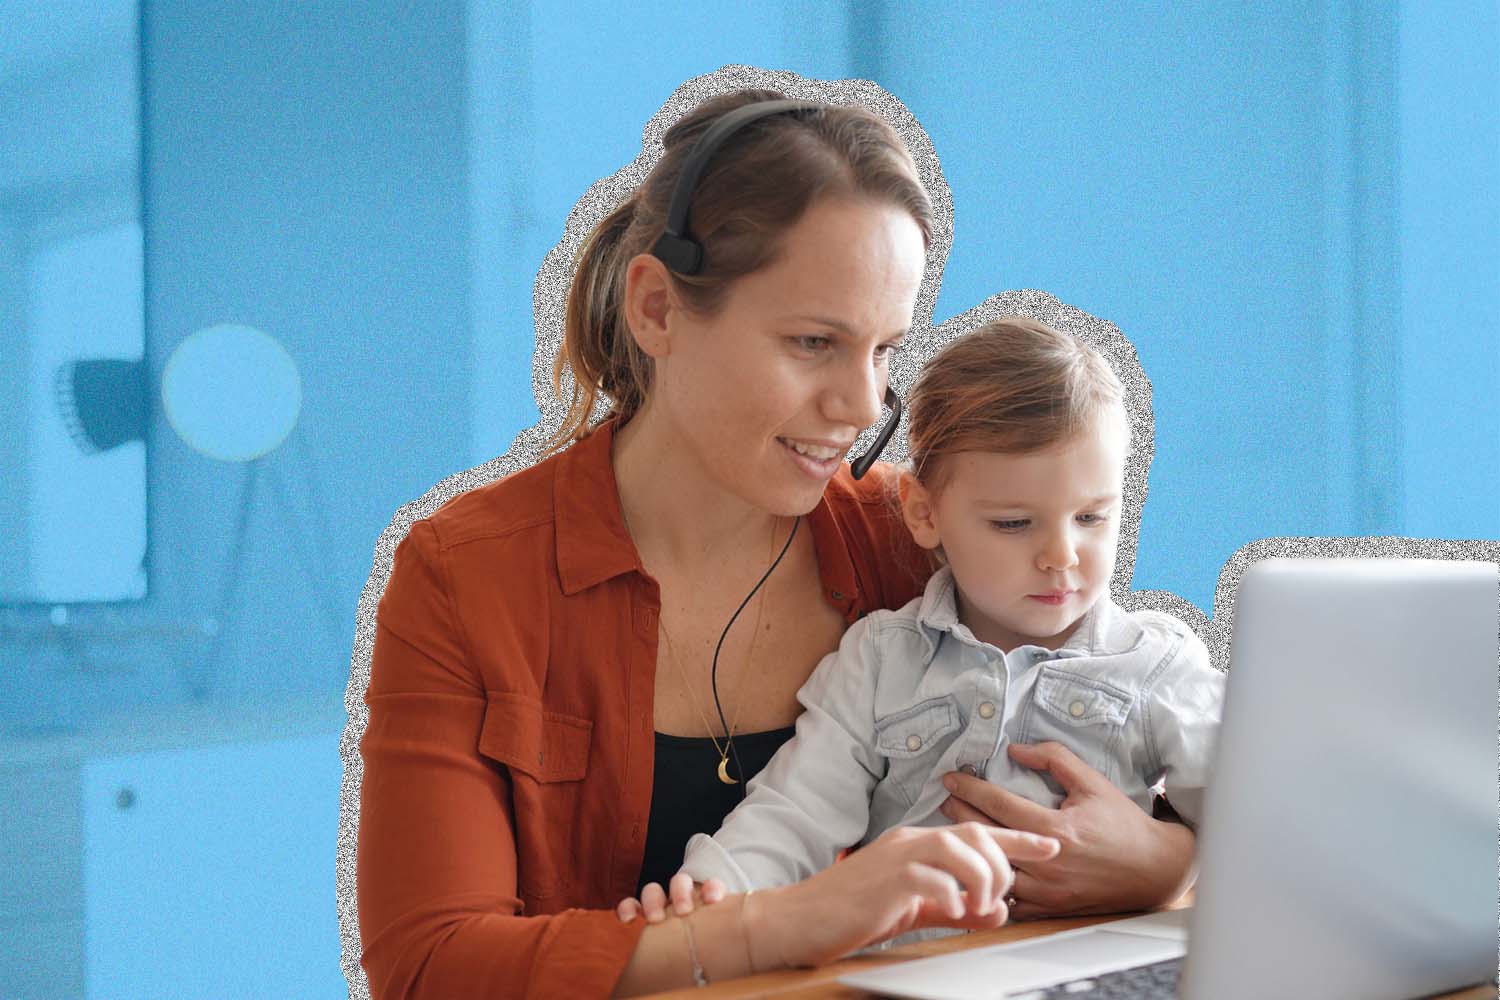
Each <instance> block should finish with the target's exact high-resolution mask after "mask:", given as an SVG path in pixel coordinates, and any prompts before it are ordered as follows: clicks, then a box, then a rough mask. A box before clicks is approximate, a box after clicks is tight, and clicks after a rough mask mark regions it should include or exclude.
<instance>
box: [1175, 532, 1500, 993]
mask: <svg viewBox="0 0 1500 1000" xmlns="http://www.w3.org/2000/svg"><path fill="white" fill-rule="evenodd" d="M1497 607H1500V582H1497V572H1496V566H1495V564H1494V563H1488V562H1458V561H1428V560H1413V559H1347V560H1321V559H1270V560H1266V561H1263V562H1259V563H1256V564H1254V565H1253V566H1251V567H1250V568H1249V569H1248V570H1247V571H1246V573H1245V575H1244V576H1243V578H1242V579H1241V581H1240V584H1239V587H1238V591H1237V594H1236V597H1235V609H1234V638H1233V647H1232V653H1231V661H1230V662H1231V666H1230V671H1229V688H1228V692H1227V694H1226V696H1225V706H1224V721H1223V728H1222V730H1221V732H1220V737H1219V749H1218V755H1217V759H1218V766H1217V768H1216V771H1215V774H1214V778H1213V780H1212V781H1211V782H1210V784H1209V790H1208V796H1207V801H1206V805H1205V820H1204V824H1203V828H1202V830H1201V831H1200V838H1199V852H1200V853H1199V860H1200V865H1201V871H1202V872H1203V875H1202V880H1201V881H1200V883H1199V885H1198V895H1197V906H1196V910H1197V912H1196V914H1195V915H1194V920H1193V922H1192V939H1191V942H1190V945H1189V952H1188V958H1187V961H1186V967H1185V968H1184V970H1183V976H1182V979H1181V982H1180V991H1181V995H1182V996H1184V997H1188V998H1202V997H1216V998H1224V1000H1234V998H1239V997H1246V998H1251V997H1253V998H1257V1000H1259V998H1264V997H1268V996H1296V997H1308V998H1316V997H1392V998H1395V997H1409V996H1415V995H1423V994H1429V993H1433V992H1438V991H1442V990H1445V989H1451V988H1456V987H1458V986H1461V985H1464V984H1467V983H1472V982H1477V981H1480V980H1484V979H1489V978H1490V977H1492V976H1493V975H1494V973H1495V966H1496V910H1495V889H1496V881H1495V877H1496V870H1497V863H1496V862H1497V858H1496V828H1497V806H1496V802H1497V800H1496V774H1495V759H1496V743H1495V733H1496V717H1497V714H1496V713H1497V703H1496V694H1497V686H1496V677H1497V660H1500V652H1497V634H1500V614H1497Z"/></svg>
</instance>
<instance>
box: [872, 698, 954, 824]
mask: <svg viewBox="0 0 1500 1000" xmlns="http://www.w3.org/2000/svg"><path fill="white" fill-rule="evenodd" d="M962 724H963V720H962V719H961V718H960V716H959V714H958V706H957V705H955V704H954V702H953V699H952V697H950V696H946V695H945V696H943V697H941V698H931V699H928V700H927V701H923V702H918V703H917V704H915V705H913V706H911V707H910V708H904V709H901V710H899V711H896V712H892V713H891V714H889V715H886V716H883V717H881V718H879V719H876V720H875V747H876V749H877V750H879V751H880V754H881V756H883V757H885V758H886V762H887V771H886V781H888V782H890V783H891V784H893V785H894V786H895V787H896V788H897V789H898V790H899V791H900V792H901V794H902V796H903V797H904V798H905V799H906V802H907V804H908V805H910V804H911V803H913V802H915V801H916V800H917V796H918V795H920V794H921V792H922V786H923V785H924V784H925V783H926V781H927V779H928V778H929V777H931V775H932V770H933V768H934V767H936V766H937V762H938V759H939V758H940V757H942V752H943V750H944V748H945V747H946V746H947V745H948V744H949V743H951V742H952V737H953V734H954V733H956V732H958V730H959V728H960V726H961V725H962Z"/></svg>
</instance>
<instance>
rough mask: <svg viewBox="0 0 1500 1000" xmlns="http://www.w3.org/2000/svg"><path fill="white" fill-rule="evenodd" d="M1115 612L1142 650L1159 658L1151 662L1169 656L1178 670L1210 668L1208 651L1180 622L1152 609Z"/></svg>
mask: <svg viewBox="0 0 1500 1000" xmlns="http://www.w3.org/2000/svg"><path fill="white" fill-rule="evenodd" d="M1116 609H1117V611H1118V614H1119V615H1120V617H1121V619H1122V620H1124V621H1128V622H1129V623H1130V626H1131V627H1132V629H1133V630H1136V631H1137V634H1138V636H1139V639H1138V641H1139V643H1140V645H1141V647H1142V648H1143V649H1145V650H1146V651H1148V652H1155V653H1156V654H1158V655H1157V656H1156V657H1152V659H1154V660H1159V658H1160V656H1162V655H1167V654H1171V657H1172V662H1173V663H1175V664H1178V665H1180V666H1184V667H1187V668H1189V669H1192V668H1196V667H1199V666H1202V667H1210V668H1211V666H1212V663H1211V659H1210V657H1209V655H1208V647H1207V646H1206V645H1204V643H1203V639H1202V638H1201V637H1200V636H1199V635H1198V633H1197V632H1195V631H1194V630H1193V627H1192V626H1191V625H1189V624H1188V623H1187V622H1185V621H1183V620H1182V619H1181V618H1178V617H1177V616H1176V615H1173V614H1169V613H1168V612H1165V611H1158V610H1156V609H1155V608H1139V609H1137V610H1135V611H1125V610H1123V609H1120V608H1119V607H1118V605H1116Z"/></svg>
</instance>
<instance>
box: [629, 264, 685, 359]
mask: <svg viewBox="0 0 1500 1000" xmlns="http://www.w3.org/2000/svg"><path fill="white" fill-rule="evenodd" d="M672 305H673V302H672V277H671V275H670V274H668V273H667V265H665V264H663V263H662V262H661V261H660V260H658V259H656V258H655V257H653V256H652V255H651V254H648V253H642V254H636V255H635V256H634V257H632V258H631V260H630V263H629V264H627V265H626V266H625V302H624V308H625V325H626V326H627V327H629V329H630V335H631V336H632V337H634V338H635V342H636V344H637V345H638V346H639V347H640V349H641V350H642V351H644V352H645V353H646V356H647V357H651V358H662V357H665V356H666V355H668V354H670V353H671V346H672V344H671V336H670V333H669V331H668V329H667V316H668V315H669V314H670V313H671V311H672Z"/></svg>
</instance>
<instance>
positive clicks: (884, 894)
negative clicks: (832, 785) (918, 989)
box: [742, 823, 1058, 971]
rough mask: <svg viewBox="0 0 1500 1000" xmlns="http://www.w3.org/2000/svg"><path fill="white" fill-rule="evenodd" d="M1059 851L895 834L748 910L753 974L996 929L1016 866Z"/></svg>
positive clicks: (1032, 844)
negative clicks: (934, 935)
mask: <svg viewBox="0 0 1500 1000" xmlns="http://www.w3.org/2000/svg"><path fill="white" fill-rule="evenodd" d="M1057 851H1058V843H1057V841H1056V840H1053V839H1050V838H1048V837H1038V836H1034V835H1032V834H1029V833H1023V832H1021V831H1017V830H1002V829H999V828H997V827H994V826H988V825H981V824H978V823H963V824H959V825H957V826H950V827H936V828H934V827H897V828H896V829H893V830H888V831H886V832H885V833H884V834H882V835H881V836H880V837H879V838H877V839H876V840H875V841H873V842H872V843H870V844H867V845H866V846H864V847H862V848H860V849H859V850H857V851H855V852H853V853H852V854H850V855H849V856H848V857H846V858H844V859H843V860H842V861H839V862H838V863H836V864H835V865H833V867H831V868H828V869H826V870H824V871H822V872H819V873H818V874H817V875H814V876H813V877H812V878H809V879H807V880H806V881H804V882H798V883H797V884H795V885H789V886H786V887H784V888H780V889H770V890H765V891H763V892H757V893H755V894H754V895H753V896H751V897H748V898H747V899H746V900H745V901H744V904H743V905H744V906H745V909H744V911H742V913H743V915H744V918H745V927H746V932H747V934H748V935H749V941H748V944H749V946H750V955H751V959H752V961H751V964H752V967H753V968H755V969H756V970H758V971H759V970H765V969H768V968H778V967H781V966H811V965H821V964H823V963H824V962H829V961H832V960H833V959H836V958H839V957H840V956H843V955H846V954H848V953H849V952H851V951H854V950H855V949H858V948H862V947H864V946H865V945H868V944H871V943H874V942H876V941H884V940H885V939H886V938H889V937H893V936H895V935H897V934H901V933H904V932H906V931H909V930H914V929H917V928H921V927H958V928H965V929H971V930H980V929H987V928H991V927H999V926H1000V925H1001V924H1004V923H1005V921H1006V920H1007V919H1008V918H1009V913H1008V911H1007V909H1006V906H1005V895H1006V893H1007V892H1008V891H1009V890H1010V887H1011V880H1012V872H1011V865H1010V861H1011V860H1012V859H1014V860H1016V861H1020V862H1022V863H1025V864H1028V865H1030V864H1038V863H1041V862H1043V861H1045V860H1046V859H1048V858H1051V857H1053V856H1054V855H1055V854H1057Z"/></svg>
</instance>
